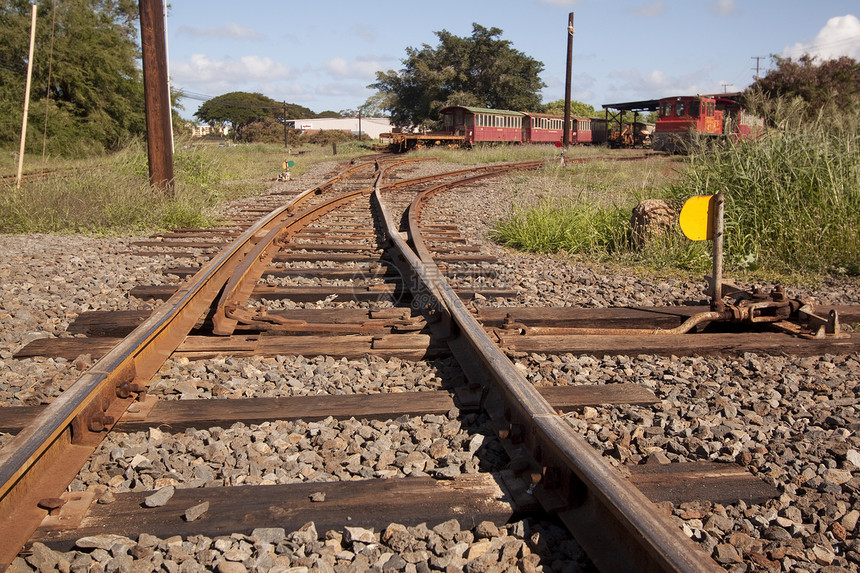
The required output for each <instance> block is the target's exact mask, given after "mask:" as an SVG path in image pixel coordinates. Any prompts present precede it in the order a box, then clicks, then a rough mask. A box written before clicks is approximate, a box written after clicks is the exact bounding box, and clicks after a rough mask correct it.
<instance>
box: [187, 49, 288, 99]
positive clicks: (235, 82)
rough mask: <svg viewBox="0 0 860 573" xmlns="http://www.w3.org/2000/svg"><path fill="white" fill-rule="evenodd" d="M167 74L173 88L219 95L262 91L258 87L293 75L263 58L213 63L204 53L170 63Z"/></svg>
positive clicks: (281, 65) (268, 59) (252, 56)
mask: <svg viewBox="0 0 860 573" xmlns="http://www.w3.org/2000/svg"><path fill="white" fill-rule="evenodd" d="M170 75H171V77H172V79H173V81H174V83H175V84H176V85H180V86H186V87H189V89H193V90H194V91H201V92H204V93H209V94H219V93H225V92H230V91H238V90H243V89H244V90H250V91H261V89H260V87H259V86H260V85H261V84H262V83H271V84H274V83H276V82H283V81H286V80H288V79H290V78H291V77H292V76H293V72H292V71H291V70H290V69H289V68H288V67H287V66H285V65H284V64H281V63H280V62H276V61H274V60H272V59H271V58H266V57H263V56H256V55H251V56H242V57H241V58H239V59H237V60H233V59H226V60H215V59H212V58H210V57H209V56H206V55H203V54H194V55H192V56H191V59H190V60H189V61H185V62H171V63H170ZM249 86H250V87H249Z"/></svg>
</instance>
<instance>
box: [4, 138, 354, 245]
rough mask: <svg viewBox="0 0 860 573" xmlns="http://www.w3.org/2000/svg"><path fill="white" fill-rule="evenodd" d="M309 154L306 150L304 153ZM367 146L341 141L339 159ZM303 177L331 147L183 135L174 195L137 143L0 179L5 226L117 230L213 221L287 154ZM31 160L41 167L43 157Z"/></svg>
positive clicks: (255, 188) (255, 190)
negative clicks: (154, 180)
mask: <svg viewBox="0 0 860 573" xmlns="http://www.w3.org/2000/svg"><path fill="white" fill-rule="evenodd" d="M298 151H301V152H302V154H301V155H298V154H297V152H298ZM362 152H363V153H366V152H367V150H366V148H364V147H361V146H358V145H356V146H354V148H353V147H350V146H349V145H345V146H339V147H338V158H341V157H346V158H348V157H350V156H354V155H357V154H359V153H362ZM288 159H289V160H294V161H295V165H294V166H293V168H292V169H291V172H292V174H293V175H294V176H298V175H300V174H301V173H302V172H304V171H305V170H306V169H307V168H308V166H310V165H312V164H314V163H316V162H319V161H325V160H331V159H332V150H331V147H325V148H320V147H318V146H316V147H313V148H308V149H301V150H294V155H291V156H289V157H287V155H286V152H285V151H284V149H283V147H281V146H277V145H263V144H248V145H229V146H218V145H208V146H195V145H192V144H191V142H190V141H187V140H179V141H177V144H176V152H175V154H174V175H175V184H174V192H173V194H172V195H167V194H165V193H163V192H161V191H159V190H157V189H154V188H152V187H150V185H149V182H148V181H149V171H148V166H147V165H148V164H147V156H146V149H145V145H144V144H143V142H141V141H137V140H135V141H130V142H128V144H127V145H126V146H125V147H124V148H123V149H122V150H121V151H120V152H118V153H115V154H112V155H109V156H98V157H95V158H91V159H87V160H82V161H78V162H77V163H76V164H74V165H70V164H69V163H68V162H67V161H52V162H50V163H48V165H47V167H49V168H55V169H57V172H56V174H54V175H51V176H48V177H43V178H34V179H27V180H25V182H24V183H23V184H22V187H21V188H20V189H16V188H15V186H14V180H13V179H12V180H4V181H3V182H2V183H0V232H4V233H34V232H41V233H62V232H85V233H91V234H117V233H129V232H140V231H152V230H158V229H172V228H177V227H200V226H210V225H213V224H215V223H216V222H217V220H218V215H217V207H218V205H219V203H221V202H223V201H224V200H230V199H234V198H238V197H243V196H251V195H256V194H259V193H261V192H262V191H263V190H265V189H266V188H267V187H268V186H269V185H271V180H272V179H274V178H275V177H276V176H277V175H278V174H279V173H280V172H281V170H282V163H283V161H285V160H288ZM26 164H27V165H33V166H34V167H35V166H36V165H39V163H37V162H33V163H26Z"/></svg>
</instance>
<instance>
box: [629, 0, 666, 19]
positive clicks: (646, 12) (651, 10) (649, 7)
mask: <svg viewBox="0 0 860 573" xmlns="http://www.w3.org/2000/svg"><path fill="white" fill-rule="evenodd" d="M635 12H636V13H637V14H639V15H640V16H643V17H645V18H656V17H658V16H662V15H663V14H665V13H666V5H665V4H664V3H663V2H653V3H651V4H646V5H645V6H642V7H640V8H637V9H636V10H635Z"/></svg>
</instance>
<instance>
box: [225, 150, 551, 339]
mask: <svg viewBox="0 0 860 573" xmlns="http://www.w3.org/2000/svg"><path fill="white" fill-rule="evenodd" d="M430 159H434V160H435V159H437V158H430ZM425 160H426V159H421V158H410V159H404V160H398V161H395V162H394V163H392V164H391V165H387V166H385V168H383V169H380V170H378V172H377V180H376V183H375V186H376V185H381V182H382V180H383V179H384V178H385V177H386V176H387V175H388V173H389V171H391V170H393V169H396V168H398V167H402V166H403V165H405V164H407V163H412V162H416V161H425ZM523 165H526V164H523ZM527 165H529V166H530V167H537V166H539V165H541V162H539V161H533V162H527ZM499 170H500V168H499V167H498V166H492V165H490V166H481V167H471V168H467V169H460V170H456V171H448V172H445V173H440V174H435V175H425V176H422V177H415V178H410V179H404V180H401V181H395V182H392V183H387V184H385V185H383V186H382V188H383V189H384V190H393V189H397V188H400V187H405V186H410V185H418V184H422V183H427V182H430V181H436V180H438V179H440V178H442V177H445V178H450V177H457V176H462V175H468V174H471V173H475V172H484V174H483V175H479V176H477V177H476V178H480V177H487V176H491V175H495V174H497V173H498V172H499ZM373 189H374V187H368V188H365V189H358V190H354V191H349V192H346V193H344V194H343V195H339V196H337V197H334V198H332V199H330V200H328V201H327V202H325V203H323V204H322V205H317V206H315V207H311V208H308V209H306V210H305V211H303V212H301V213H297V214H295V215H294V216H293V217H292V218H290V219H289V220H288V221H284V222H283V223H282V224H280V225H278V226H275V227H272V228H271V229H270V230H269V232H268V234H267V235H266V236H265V237H264V238H263V239H262V240H261V241H259V242H258V243H257V244H256V246H255V247H254V248H253V250H252V251H251V252H249V253H248V256H247V257H245V259H244V261H243V262H242V263H241V264H240V265H239V266H238V267H237V268H236V270H235V272H234V274H233V276H231V277H230V280H229V281H228V282H227V285H226V286H225V287H224V290H223V292H222V294H221V297H220V298H219V300H218V303H217V306H216V308H215V312H214V313H213V316H212V322H213V333H214V334H218V335H222V336H229V335H231V334H233V332H234V331H235V329H236V327H237V326H238V324H239V323H240V322H244V323H247V324H251V323H254V324H258V325H260V326H263V322H265V321H266V320H268V319H267V318H266V317H265V316H263V315H262V314H259V315H258V314H253V313H248V312H247V311H246V310H245V309H244V308H242V305H244V304H245V302H246V301H247V300H248V297H249V296H250V294H251V292H252V291H253V289H254V286H255V285H256V284H257V281H258V280H259V279H260V277H261V276H262V274H263V272H265V269H266V268H267V267H268V265H269V263H270V261H271V259H272V258H273V257H274V254H275V251H276V250H277V248H276V247H275V244H276V243H278V242H280V243H283V242H285V241H286V240H288V239H289V237H291V236H292V235H294V234H296V233H297V232H299V231H300V230H301V229H303V228H304V227H305V226H307V225H308V224H309V223H310V222H311V221H312V220H314V219H315V218H317V217H319V216H321V215H323V214H324V213H327V212H330V211H332V210H333V209H335V208H337V207H339V206H340V205H342V204H343V203H345V202H348V201H352V200H353V199H356V198H358V197H359V196H362V195H370V194H371V193H372V192H373ZM308 246H309V247H312V245H308ZM273 324H277V320H273Z"/></svg>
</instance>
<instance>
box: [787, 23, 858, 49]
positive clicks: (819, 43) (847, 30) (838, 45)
mask: <svg viewBox="0 0 860 573" xmlns="http://www.w3.org/2000/svg"><path fill="white" fill-rule="evenodd" d="M803 54H809V55H810V56H815V57H817V58H819V59H821V60H833V59H836V58H840V57H842V56H848V57H849V58H853V59H855V60H858V59H860V19H858V18H857V17H856V16H854V15H852V14H847V15H845V16H837V17H835V18H830V19H829V20H828V21H827V24H826V25H825V26H824V27H823V28H822V29H821V30H820V31H819V32H818V34H817V35H816V36H815V39H813V40H812V41H811V42H798V43H796V44H794V45H793V46H789V47H787V48H786V49H785V50H783V52H782V56H783V57H791V58H798V57H800V56H802V55H803Z"/></svg>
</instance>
